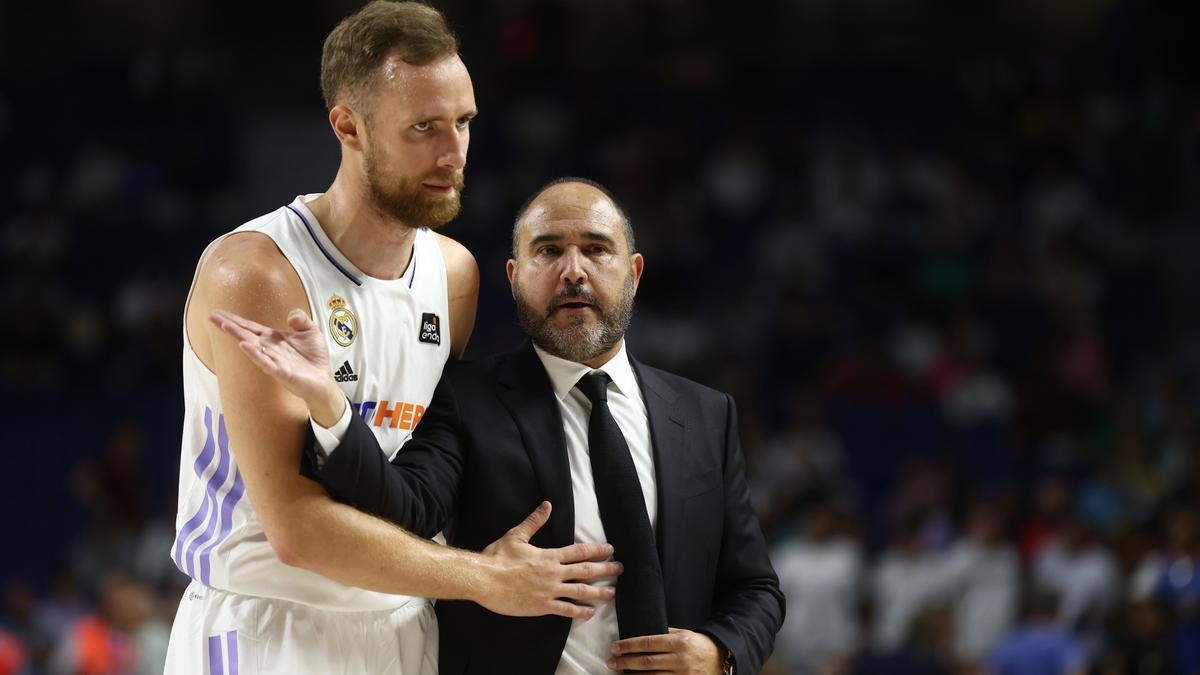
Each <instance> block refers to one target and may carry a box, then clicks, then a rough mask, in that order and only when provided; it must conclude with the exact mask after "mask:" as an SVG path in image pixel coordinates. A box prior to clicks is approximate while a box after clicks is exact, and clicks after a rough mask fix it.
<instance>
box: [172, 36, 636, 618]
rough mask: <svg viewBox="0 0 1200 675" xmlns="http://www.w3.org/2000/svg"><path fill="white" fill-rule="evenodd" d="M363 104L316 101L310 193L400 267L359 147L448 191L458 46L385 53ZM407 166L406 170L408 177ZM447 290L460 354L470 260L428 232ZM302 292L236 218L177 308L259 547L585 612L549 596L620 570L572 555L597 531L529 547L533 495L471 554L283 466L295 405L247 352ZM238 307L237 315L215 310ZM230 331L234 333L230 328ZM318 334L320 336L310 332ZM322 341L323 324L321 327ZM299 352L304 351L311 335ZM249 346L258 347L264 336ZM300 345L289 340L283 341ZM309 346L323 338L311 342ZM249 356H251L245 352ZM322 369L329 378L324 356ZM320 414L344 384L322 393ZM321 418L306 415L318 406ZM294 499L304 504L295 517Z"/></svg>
mask: <svg viewBox="0 0 1200 675" xmlns="http://www.w3.org/2000/svg"><path fill="white" fill-rule="evenodd" d="M382 71H383V72H382V76H381V78H380V82H379V83H378V86H377V87H376V91H375V92H374V95H372V96H369V97H366V98H367V99H368V101H367V103H366V104H365V105H370V106H371V107H370V108H369V112H371V124H367V123H366V116H365V115H364V112H367V110H358V109H355V107H354V106H353V105H352V104H351V103H349V102H345V101H344V102H341V103H339V104H338V105H337V106H335V107H334V108H333V109H332V110H331V111H330V113H329V121H330V125H331V127H332V128H333V131H334V134H335V136H336V137H337V139H338V141H339V143H340V144H341V149H342V161H341V165H340V166H339V169H338V174H337V176H336V178H335V180H334V182H333V184H332V185H331V186H330V187H329V189H328V191H327V192H326V193H325V194H324V195H323V196H321V197H319V198H317V199H316V200H314V201H312V202H309V204H308V205H309V208H310V209H311V210H312V211H313V213H314V215H316V216H317V219H318V220H319V222H320V224H321V226H322V228H323V229H324V230H325V231H326V233H327V234H328V235H329V236H330V238H331V239H332V240H333V242H334V243H335V244H336V245H337V246H338V248H339V249H340V250H341V251H342V252H343V253H344V254H345V255H346V256H347V257H348V258H350V260H351V261H353V262H354V264H355V265H356V266H358V267H359V269H361V270H363V271H364V272H365V273H367V274H369V275H371V276H375V277H378V278H382V279H395V278H399V277H400V276H401V275H402V274H403V273H404V271H405V269H406V268H407V267H408V263H409V260H410V258H411V256H412V248H413V241H414V236H415V233H414V231H413V229H412V228H411V227H409V226H408V224H406V223H403V222H398V221H396V220H395V219H394V218H389V217H388V216H387V215H384V213H382V212H381V210H380V209H378V208H375V207H374V206H373V205H372V203H371V201H370V199H369V198H368V195H369V191H368V190H367V175H366V172H365V169H364V156H365V154H366V153H368V152H369V153H371V155H372V157H373V158H374V162H375V165H376V171H377V173H378V174H380V175H382V176H383V177H385V178H386V179H388V180H395V181H403V180H417V181H418V182H417V183H416V185H418V186H419V188H420V189H424V190H425V191H426V192H427V193H428V194H429V196H430V198H431V199H437V198H443V199H444V198H449V197H450V196H451V194H452V190H447V187H446V185H444V184H440V183H437V182H436V181H435V183H434V184H431V185H428V186H425V185H423V184H422V183H421V181H423V180H425V178H426V177H427V176H438V175H440V176H446V175H453V174H455V172H461V170H462V168H463V166H464V165H465V163H466V153H467V145H468V142H469V120H470V118H471V117H472V116H473V115H474V112H475V102H474V94H473V91H472V88H471V81H470V77H469V76H468V74H467V72H466V68H465V67H464V66H463V65H462V62H461V61H460V60H459V59H458V57H457V56H454V57H450V58H447V59H443V60H442V61H438V62H435V63H432V64H428V65H425V66H412V65H410V64H406V63H403V62H401V61H398V60H396V59H389V60H388V62H387V63H385V65H384V68H383V69H382ZM418 179H419V180H418ZM439 244H440V245H441V248H442V251H443V254H444V256H445V259H446V263H447V268H448V271H447V278H448V282H449V296H450V326H451V331H452V332H451V351H452V353H454V354H456V355H457V354H461V353H462V350H463V349H464V348H465V346H466V341H467V338H468V337H469V335H470V331H471V328H472V326H473V324H474V315H475V301H476V297H477V295H478V285H479V272H478V268H477V266H476V265H475V261H474V259H473V258H472V257H471V255H470V254H469V253H468V252H467V251H466V250H465V249H464V248H463V247H462V246H461V245H459V244H457V243H455V242H453V241H451V240H450V239H447V238H445V237H441V236H440V235H439ZM308 306H309V303H308V298H307V297H306V295H305V292H304V288H303V285H302V284H301V282H300V279H299V277H298V276H297V275H296V273H295V270H294V269H293V268H292V267H291V265H290V264H289V263H288V262H287V260H286V259H285V258H284V256H283V255H282V254H281V253H280V251H279V250H278V249H277V248H276V247H275V245H274V243H273V242H272V241H271V240H270V238H269V237H267V236H266V235H263V234H259V233H239V234H234V235H230V236H228V237H225V238H223V239H221V240H219V241H218V242H217V243H216V244H214V246H212V247H211V248H210V250H208V251H206V253H205V255H204V256H203V258H202V259H201V262H200V265H199V267H198V270H197V273H196V280H195V284H194V286H193V290H192V294H191V297H190V298H189V302H188V307H187V310H186V317H185V326H186V330H187V333H188V338H189V342H190V344H191V347H192V349H193V351H194V352H195V353H196V355H197V357H198V358H199V359H200V360H201V362H203V363H204V365H205V366H206V367H208V368H209V369H210V370H211V371H212V372H213V373H214V374H215V375H216V376H217V380H218V383H219V388H220V396H221V404H222V407H223V408H224V410H225V411H226V420H227V423H228V428H229V435H230V439H231V441H232V442H231V444H230V446H231V448H232V449H233V452H234V455H235V457H236V460H237V464H238V467H239V468H240V470H241V472H242V476H243V479H244V480H245V483H246V494H247V496H248V497H249V499H250V503H251V504H252V505H253V507H254V509H255V511H256V513H257V514H258V516H259V518H260V519H261V520H262V523H263V528H264V530H265V532H266V536H267V539H268V540H269V542H270V544H271V546H272V548H273V550H274V551H275V553H276V555H277V556H278V557H279V559H280V560H281V561H282V562H283V563H284V564H287V565H292V566H296V567H301V568H304V569H307V570H310V571H313V572H316V573H318V574H321V575H324V576H327V577H329V578H332V579H335V580H337V581H340V582H342V583H345V584H348V585H353V586H359V587H362V588H367V589H370V590H375V591H380V592H385V593H395V594H404V595H415V596H425V597H436V598H449V599H465V600H473V601H475V602H478V603H479V604H481V605H483V606H484V607H487V608H489V609H491V610H493V611H496V612H499V613H503V614H510V615H518V616H530V615H540V614H559V615H562V616H569V617H573V618H587V617H589V616H591V614H592V613H593V612H594V610H593V608H592V607H590V606H587V605H582V604H575V603H573V602H567V601H565V600H563V598H570V599H572V600H575V601H579V600H584V601H587V600H603V599H608V598H609V597H611V593H602V592H600V591H602V590H606V589H597V588H594V587H592V586H590V585H589V584H588V583H586V582H587V581H588V580H590V579H594V578H598V577H603V576H606V575H611V574H614V573H619V566H614V565H612V564H611V563H595V562H587V561H589V560H593V559H601V558H603V557H605V556H608V555H610V554H611V550H612V549H611V547H610V546H607V545H605V544H586V545H584V544H577V545H574V546H570V547H565V548H563V549H552V550H551V549H547V550H543V549H538V548H536V547H533V546H531V545H529V543H528V542H529V538H530V537H531V536H532V535H533V533H534V532H536V531H537V529H538V528H540V527H541V526H542V525H543V524H545V522H546V521H547V519H548V517H549V514H550V505H549V504H548V503H543V504H542V506H540V507H539V508H538V509H537V510H535V511H534V512H533V513H532V514H530V516H529V518H527V519H526V520H525V521H524V522H522V523H520V524H519V525H517V526H516V527H514V528H513V529H512V530H510V531H509V533H508V534H507V535H505V537H503V538H502V539H500V540H498V541H497V542H495V543H493V544H492V545H491V546H489V547H488V548H487V549H486V550H485V551H484V552H483V553H482V554H478V553H473V552H468V551H462V550H458V549H454V548H451V547H443V546H439V545H437V544H433V543H432V542H429V541H426V540H424V539H420V538H418V537H415V536H413V535H411V534H409V533H407V532H405V531H403V530H401V529H400V528H398V527H396V526H394V525H392V524H390V523H387V522H385V521H383V520H380V519H378V518H375V517H373V516H369V515H367V514H364V513H361V512H359V511H357V510H355V509H353V508H351V507H349V506H346V505H344V504H341V503H339V502H336V501H334V500H333V499H332V498H330V497H329V495H328V494H327V493H326V492H325V491H324V490H323V489H322V488H321V487H320V486H319V485H317V484H316V483H313V482H311V481H309V480H307V479H305V478H303V477H301V476H300V475H299V473H298V468H299V463H300V452H301V448H302V446H303V442H304V436H305V425H306V424H308V417H309V409H310V405H307V404H306V403H305V401H304V400H302V399H301V398H300V397H298V396H297V395H296V394H295V393H293V392H292V391H289V390H288V388H287V387H286V386H285V384H284V383H281V381H280V380H279V379H276V378H275V377H273V376H272V374H271V371H270V370H268V369H263V368H261V363H259V362H258V361H255V360H253V359H250V358H248V354H247V350H246V341H247V336H248V335H254V333H252V332H251V331H258V334H259V335H261V334H264V333H266V332H269V331H276V330H280V329H289V328H290V329H292V330H296V329H297V328H301V327H309V328H313V329H315V324H313V322H312V317H310V316H309V315H308V313H307V309H300V310H296V309H294V308H297V307H301V308H307V307H308ZM232 316H236V317H238V321H240V322H244V323H237V322H229V321H223V320H222V317H232ZM239 331H241V333H239ZM317 337H318V338H320V337H321V336H320V334H319V331H317ZM322 340H323V338H322ZM306 349H307V351H305V352H304V353H305V354H306V355H309V356H311V355H312V354H314V353H316V352H315V351H313V349H312V347H311V345H309V346H308V347H306ZM257 353H258V354H259V355H260V356H261V355H263V354H264V353H265V350H263V349H260V350H258V351H257ZM297 353H299V352H297ZM321 353H322V354H323V353H324V343H323V342H322V343H321ZM251 363H254V364H256V365H258V366H260V367H249V366H250V364H251ZM324 370H325V373H324V378H325V380H326V382H328V383H330V384H332V383H333V381H332V379H331V377H330V373H329V372H328V363H327V362H326V365H325V368H324ZM322 405H324V406H325V407H326V408H327V409H325V410H323V413H324V415H332V421H336V420H337V419H338V417H340V416H341V413H342V411H343V410H344V407H345V405H346V400H345V397H344V396H341V395H340V394H339V395H338V399H337V400H336V401H335V400H333V399H331V398H330V397H328V396H327V397H325V399H324V400H323V401H322V402H319V403H318V404H316V405H315V406H311V407H313V409H314V411H315V410H317V409H319V408H320V407H321V406H322ZM324 415H323V417H322V418H321V419H318V421H322V420H324V421H329V422H330V423H332V421H330V419H329V418H327V417H325V416H324ZM296 513H303V514H305V517H304V518H296V517H295V514H296Z"/></svg>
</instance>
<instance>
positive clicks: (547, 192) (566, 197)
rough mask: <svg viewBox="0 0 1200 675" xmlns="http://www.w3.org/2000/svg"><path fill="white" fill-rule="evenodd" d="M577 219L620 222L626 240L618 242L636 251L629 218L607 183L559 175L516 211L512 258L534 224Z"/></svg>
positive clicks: (627, 248)
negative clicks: (523, 236) (606, 187)
mask: <svg viewBox="0 0 1200 675" xmlns="http://www.w3.org/2000/svg"><path fill="white" fill-rule="evenodd" d="M556 220H578V221H582V222H593V223H596V224H597V225H608V224H612V223H620V226H619V227H618V228H615V229H618V230H619V231H623V233H624V235H625V242H623V243H622V242H617V243H618V244H619V245H621V248H624V250H625V253H626V254H627V255H631V254H633V253H634V252H636V251H637V247H636V246H635V244H634V238H633V226H632V225H631V224H630V222H629V217H628V216H626V215H625V212H624V211H622V210H621V207H620V206H617V202H616V200H615V199H613V197H612V195H611V194H609V192H608V190H606V189H604V186H602V185H600V184H599V183H596V182H595V181H591V180H588V179H586V178H573V177H566V178H557V179H555V180H553V181H551V182H549V183H547V184H546V185H544V186H542V187H541V189H539V190H538V191H537V192H535V193H534V194H533V196H532V197H530V198H529V199H528V200H526V201H525V203H524V204H523V205H522V206H521V208H520V210H519V211H517V217H516V219H515V220H514V221H513V230H512V257H513V259H516V258H517V254H518V253H519V252H520V248H519V245H520V242H521V234H522V232H524V231H525V230H526V229H528V226H529V225H530V224H532V223H548V222H552V221H556Z"/></svg>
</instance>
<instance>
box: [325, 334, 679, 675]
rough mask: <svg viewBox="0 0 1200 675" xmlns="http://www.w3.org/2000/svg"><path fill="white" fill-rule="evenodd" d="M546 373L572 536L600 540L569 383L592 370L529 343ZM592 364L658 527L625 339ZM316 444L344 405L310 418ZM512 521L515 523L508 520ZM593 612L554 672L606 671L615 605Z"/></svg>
mask: <svg viewBox="0 0 1200 675" xmlns="http://www.w3.org/2000/svg"><path fill="white" fill-rule="evenodd" d="M534 350H535V351H536V352H537V356H538V358H539V359H540V360H541V362H542V365H543V366H545V368H546V374H547V375H548V376H549V377H550V383H551V386H552V387H553V389H554V396H555V398H556V399H558V409H559V412H560V413H562V420H563V435H564V436H565V438H566V440H567V459H568V462H569V464H570V467H571V493H572V495H573V496H574V505H575V541H576V542H577V543H579V542H604V541H608V539H607V537H606V536H605V534H604V525H603V523H601V521H600V507H599V506H598V504H597V503H596V489H595V484H594V483H593V481H592V460H591V456H590V455H589V454H588V419H589V417H590V416H591V412H592V404H591V402H590V401H588V399H587V397H585V396H584V395H583V392H581V391H579V390H578V389H576V388H575V383H577V382H578V381H579V378H581V377H583V376H584V375H586V374H588V373H590V372H592V371H593V369H592V368H590V367H588V366H586V365H584V364H582V363H576V362H574V361H567V360H565V359H560V358H558V357H557V356H553V355H551V354H548V353H546V352H544V351H542V350H541V349H540V348H538V347H536V346H535V347H534ZM596 370H601V371H603V372H604V373H606V374H607V375H608V377H609V378H610V379H611V380H612V382H610V383H609V385H608V408H609V410H610V411H611V412H612V416H613V418H614V419H615V420H616V422H617V426H618V427H620V428H621V433H622V434H624V436H625V442H626V443H627V444H628V445H629V452H630V454H631V455H632V456H633V465H634V467H635V468H636V469H637V474H638V480H639V481H640V482H641V484H642V496H643V497H644V498H645V500H646V514H647V515H648V516H649V517H650V527H651V528H653V529H655V530H657V527H658V488H657V483H656V481H655V471H654V453H653V451H652V450H651V445H650V421H649V416H648V415H647V413H646V402H645V401H644V400H643V399H642V390H641V389H640V388H639V387H638V382H637V377H636V376H635V375H634V374H633V367H632V366H631V365H630V363H629V355H628V354H627V353H626V351H625V342H624V340H622V341H621V347H620V349H619V350H618V351H617V353H616V355H614V356H613V357H612V358H611V359H610V360H609V361H608V362H607V363H605V364H604V365H602V366H600V368H598V369H596ZM312 426H313V430H314V432H315V434H316V437H317V444H318V445H319V446H320V447H321V449H322V450H324V451H325V453H326V455H328V454H329V453H330V452H332V451H333V450H334V449H335V448H336V447H337V445H338V443H339V442H340V441H341V439H342V438H344V437H345V435H346V429H347V428H348V427H349V426H350V411H349V409H348V407H347V411H346V413H345V414H343V415H342V419H341V420H339V421H338V422H337V424H335V425H334V426H333V427H332V428H329V429H326V428H324V427H322V426H320V425H319V424H317V423H316V422H313V423H312ZM514 525H515V523H514ZM614 581H615V578H614V577H608V578H604V579H599V580H597V581H595V582H593V583H594V584H595V585H597V586H611V585H612V584H613V583H614ZM595 607H596V613H595V614H594V615H593V616H592V618H590V619H587V620H583V619H575V620H573V621H572V622H571V632H570V633H569V634H568V635H567V644H566V646H564V647H563V653H562V659H561V660H560V661H559V662H558V668H557V669H556V670H555V675H581V674H586V675H592V674H599V673H611V672H612V671H611V670H609V669H608V666H607V665H605V663H606V662H607V661H608V659H609V658H610V657H611V655H612V652H611V651H610V649H609V647H610V645H611V644H612V643H613V642H615V641H617V640H618V639H619V633H618V631H617V608H616V604H615V602H614V601H612V600H609V601H604V602H597V603H595Z"/></svg>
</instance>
